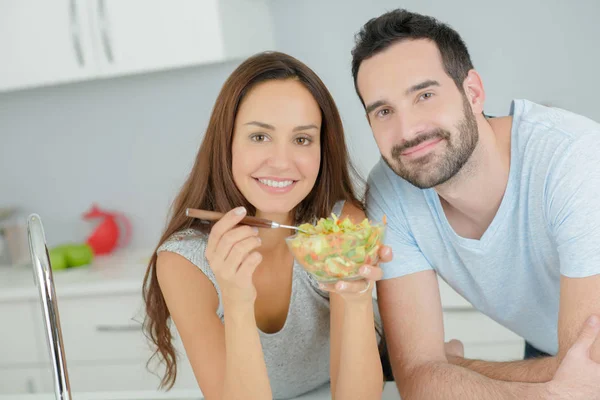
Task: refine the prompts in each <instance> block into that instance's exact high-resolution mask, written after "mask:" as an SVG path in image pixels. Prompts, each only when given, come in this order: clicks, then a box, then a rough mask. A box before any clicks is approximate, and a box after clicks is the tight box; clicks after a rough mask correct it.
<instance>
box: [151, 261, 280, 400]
mask: <svg viewBox="0 0 600 400" xmlns="http://www.w3.org/2000/svg"><path fill="white" fill-rule="evenodd" d="M157 275H158V280H159V283H160V287H161V290H162V292H163V295H164V297H165V301H166V303H167V307H168V308H169V311H170V313H171V317H172V319H173V321H174V322H175V325H176V326H177V330H178V332H179V335H180V336H181V339H182V341H183V345H184V347H185V351H186V353H187V356H188V358H189V360H190V363H191V365H192V369H193V370H194V375H195V376H196V380H197V381H198V385H199V386H200V389H201V390H202V393H203V394H204V398H205V399H206V400H228V399H250V398H251V399H265V400H267V399H268V400H271V399H272V398H273V396H272V394H271V388H270V385H269V378H268V375H267V369H266V366H265V362H264V357H263V352H262V347H261V344H260V340H259V337H258V331H257V329H256V321H255V319H254V307H253V306H252V305H250V306H249V307H237V306H235V305H231V306H229V304H224V305H223V308H224V311H225V324H223V323H222V322H221V320H220V319H219V317H218V316H217V314H216V310H217V307H218V302H219V300H218V297H217V293H216V291H215V288H214V286H213V285H212V283H211V282H210V281H209V279H208V278H207V277H206V276H205V275H204V274H203V273H202V272H201V271H200V270H199V269H198V268H197V267H196V266H195V265H193V264H192V263H191V262H189V261H188V260H186V259H185V258H183V257H182V256H180V255H178V254H175V253H170V252H161V253H159V256H158V261H157Z"/></svg>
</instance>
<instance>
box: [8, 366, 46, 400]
mask: <svg viewBox="0 0 600 400" xmlns="http://www.w3.org/2000/svg"><path fill="white" fill-rule="evenodd" d="M43 372H44V370H43V369H42V368H39V367H38V368H35V367H30V368H19V367H9V368H2V367H0V397H1V395H2V394H3V393H10V394H26V393H39V392H42V391H44V389H45V387H44V386H45V385H44V381H43V378H44V377H43Z"/></svg>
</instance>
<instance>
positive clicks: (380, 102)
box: [366, 100, 387, 114]
mask: <svg viewBox="0 0 600 400" xmlns="http://www.w3.org/2000/svg"><path fill="white" fill-rule="evenodd" d="M386 103H387V102H386V101H384V100H377V101H376V102H375V103H371V104H369V105H367V107H366V112H367V114H370V113H371V111H373V110H374V109H376V108H377V107H380V106H382V105H384V104H386Z"/></svg>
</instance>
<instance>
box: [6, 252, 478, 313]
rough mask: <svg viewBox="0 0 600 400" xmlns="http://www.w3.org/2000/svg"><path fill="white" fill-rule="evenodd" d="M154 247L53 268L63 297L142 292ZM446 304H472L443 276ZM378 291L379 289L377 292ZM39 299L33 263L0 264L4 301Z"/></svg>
mask: <svg viewBox="0 0 600 400" xmlns="http://www.w3.org/2000/svg"><path fill="white" fill-rule="evenodd" d="M151 255H152V250H149V249H143V250H120V251H117V252H115V253H113V254H110V255H107V256H98V257H96V258H95V259H94V261H93V262H92V263H91V264H90V265H88V266H81V267H76V268H69V269H66V270H58V271H53V276H54V284H55V286H56V293H57V295H58V296H59V297H61V298H63V297H76V296H81V295H87V296H90V295H104V294H119V293H134V292H139V293H141V290H142V280H143V279H144V274H145V272H146V268H147V266H148V262H149V261H150V256H151ZM439 283H440V295H441V299H442V306H443V307H444V309H445V310H449V309H470V308H472V305H471V304H470V303H469V302H467V301H466V300H465V299H464V298H462V297H461V296H460V295H459V294H458V293H456V292H455V291H454V290H452V289H451V288H450V287H449V286H448V285H447V284H446V283H445V282H444V281H443V280H441V279H439ZM373 293H375V292H373ZM22 299H38V292H37V289H36V288H35V286H34V283H33V272H32V269H31V266H0V302H3V301H15V300H22Z"/></svg>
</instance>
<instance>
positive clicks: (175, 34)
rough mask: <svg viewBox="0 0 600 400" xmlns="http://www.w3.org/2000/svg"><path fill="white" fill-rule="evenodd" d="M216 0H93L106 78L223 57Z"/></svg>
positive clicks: (99, 46)
mask: <svg viewBox="0 0 600 400" xmlns="http://www.w3.org/2000/svg"><path fill="white" fill-rule="evenodd" d="M217 3H218V1H217V0H202V1H199V0H127V1H123V0H89V3H88V4H89V8H90V14H91V15H92V16H93V18H92V20H93V23H92V25H93V27H94V31H95V33H96V35H95V36H94V41H95V43H96V47H97V52H98V54H99V55H100V68H101V70H102V74H103V75H104V76H115V75H122V74H127V73H135V72H145V71H152V70H160V69H166V68H173V67H183V66H189V65H194V64H199V63H204V62H211V61H216V60H219V59H221V58H222V56H223V44H222V40H223V38H222V37H221V35H220V33H219V29H220V23H221V22H220V19H219V17H218V15H219V13H218V5H217Z"/></svg>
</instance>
